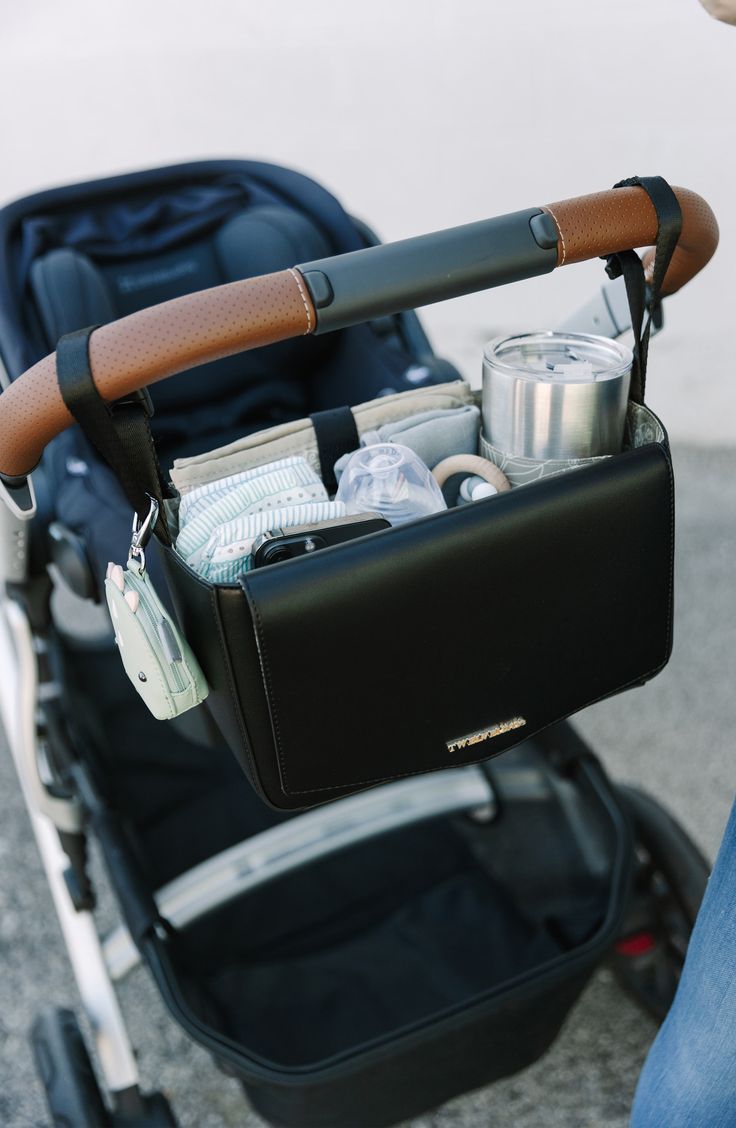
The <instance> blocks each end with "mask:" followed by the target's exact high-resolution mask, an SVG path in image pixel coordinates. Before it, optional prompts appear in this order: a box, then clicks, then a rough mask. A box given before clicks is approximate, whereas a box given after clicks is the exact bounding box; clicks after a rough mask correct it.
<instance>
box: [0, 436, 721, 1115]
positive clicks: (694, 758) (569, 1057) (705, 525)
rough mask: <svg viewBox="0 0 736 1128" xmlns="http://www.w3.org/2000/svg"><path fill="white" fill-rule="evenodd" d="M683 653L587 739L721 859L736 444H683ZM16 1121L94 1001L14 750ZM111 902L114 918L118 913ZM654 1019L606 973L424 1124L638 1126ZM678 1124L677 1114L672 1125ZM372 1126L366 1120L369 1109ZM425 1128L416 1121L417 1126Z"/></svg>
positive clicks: (7, 857) (679, 604) (131, 991)
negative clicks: (41, 1038)
mask: <svg viewBox="0 0 736 1128" xmlns="http://www.w3.org/2000/svg"><path fill="white" fill-rule="evenodd" d="M674 454H675V467H676V478H677V483H678V504H677V510H678V542H677V581H676V584H677V586H676V628H675V631H676V633H675V651H674V655H673V658H672V661H671V663H670V665H669V666H668V667H667V669H666V670H665V671H664V672H663V673H662V674H661V675H660V676H659V677H658V678H656V679H655V680H654V681H653V682H652V683H650V684H649V685H648V686H646V687H644V688H643V689H638V690H635V691H632V692H630V693H626V694H624V695H622V696H619V697H616V698H613V699H611V700H609V701H606V702H604V703H602V704H600V705H597V706H595V707H594V708H592V709H590V710H588V711H587V712H586V713H585V714H583V715H581V716H580V717H579V718H578V723H579V726H580V728H581V730H582V732H583V733H584V735H585V736H586V737H587V738H588V739H589V740H590V742H591V743H592V745H593V746H594V747H595V749H596V750H597V751H598V753H599V754H600V755H601V757H602V758H603V760H604V761H605V763H606V765H607V767H608V768H609V770H610V772H611V773H612V775H613V776H614V777H615V778H616V779H619V780H622V781H629V782H633V783H636V784H638V785H640V786H641V787H643V788H646V789H647V790H649V791H650V792H652V793H653V794H654V795H656V796H657V797H658V798H659V799H660V800H661V801H662V802H663V803H665V804H666V805H667V806H668V807H669V808H670V810H671V811H672V812H673V813H674V814H675V815H676V816H677V817H678V818H679V819H680V820H681V822H682V823H683V825H684V826H685V827H686V828H687V830H688V831H689V832H690V834H691V835H692V836H693V838H694V839H695V840H696V841H697V843H698V844H699V845H700V846H701V847H702V849H703V850H704V851H705V852H706V853H707V854H708V856H709V857H711V858H712V857H713V856H714V854H715V851H716V849H717V846H718V842H719V838H720V835H721V833H722V830H723V827H724V825H725V822H726V818H727V815H728V811H729V808H730V804H731V800H732V797H733V794H734V791H736V763H735V762H734V755H733V735H732V734H733V733H734V731H736V693H734V672H735V666H736V663H735V662H734V639H735V638H736V586H735V585H734V582H733V564H732V561H733V560H734V559H736V451H734V450H732V449H723V450H710V449H708V450H706V449H698V448H695V447H686V446H680V447H678V448H676V449H675V452H674ZM0 867H1V868H0V961H1V962H0V966H1V967H2V971H3V974H2V975H1V976H0V1124H2V1125H6V1126H9V1128H10V1126H12V1128H20V1126H24V1128H27V1126H31V1125H39V1126H40V1125H47V1124H48V1123H49V1118H48V1114H47V1112H46V1108H45V1104H44V1098H43V1094H42V1091H41V1088H40V1086H39V1084H38V1082H37V1080H36V1076H35V1072H34V1067H33V1062H32V1059H31V1054H30V1051H29V1048H28V1043H27V1031H28V1028H29V1026H30V1024H31V1022H32V1019H33V1016H34V1014H35V1013H36V1012H37V1010H38V1008H39V1007H41V1006H43V1005H46V1004H49V1003H56V1004H62V1005H72V1006H75V1007H78V1005H79V1003H78V998H77V995H76V989H75V985H74V982H73V979H72V975H71V972H70V969H69V966H68V963H67V960H66V956H65V952H64V949H63V944H62V940H61V935H60V932H59V928H58V925H57V922H56V918H55V914H54V911H53V907H52V904H51V900H50V897H49V895H48V891H47V887H46V884H45V880H44V877H43V874H42V870H41V865H40V861H39V858H38V855H37V853H36V848H35V844H34V841H33V837H32V834H31V830H30V826H29V823H28V819H27V817H26V814H25V811H24V808H23V804H22V802H21V798H20V792H19V789H18V786H17V781H16V778H15V774H14V769H13V766H12V763H11V761H10V757H9V755H8V754H7V749H5V748H4V747H3V748H2V749H0ZM112 908H113V907H112V906H111V905H110V903H109V898H108V899H107V901H105V898H104V897H103V904H102V907H101V917H102V919H103V921H104V920H108V919H110V918H111V915H112ZM121 1001H122V1005H123V1009H124V1012H125V1015H126V1018H127V1020H128V1024H129V1028H130V1032H131V1035H132V1039H133V1043H134V1045H135V1046H136V1047H137V1049H138V1052H139V1056H140V1068H141V1074H142V1080H143V1083H144V1086H147V1087H149V1088H161V1089H163V1090H164V1091H165V1092H166V1093H167V1094H168V1095H169V1096H170V1099H171V1101H172V1104H173V1107H174V1109H175V1111H176V1114H177V1116H178V1118H179V1121H180V1123H181V1124H182V1125H185V1126H191V1128H195V1126H196V1128H231V1126H243V1128H256V1126H260V1125H262V1124H263V1122H262V1121H261V1120H260V1119H259V1118H258V1117H257V1116H256V1115H255V1114H254V1113H252V1112H251V1111H250V1110H249V1109H248V1106H247V1104H246V1102H245V1101H244V1098H243V1096H242V1092H241V1090H240V1088H239V1086H238V1085H237V1083H236V1082H234V1081H233V1080H231V1079H228V1078H226V1077H224V1076H223V1075H222V1074H221V1073H220V1072H219V1071H218V1070H217V1069H215V1067H214V1066H213V1065H212V1064H211V1062H210V1060H209V1058H208V1057H207V1056H206V1055H205V1054H204V1052H202V1051H201V1050H199V1049H198V1048H197V1047H196V1046H194V1045H192V1044H191V1043H190V1042H189V1041H188V1040H187V1038H186V1037H185V1036H184V1035H183V1033H181V1031H180V1030H179V1029H178V1027H177V1026H176V1025H175V1024H174V1023H173V1022H172V1021H171V1019H170V1018H169V1017H168V1014H167V1012H166V1011H165V1009H164V1006H163V1004H162V1002H161V1001H160V999H159V997H158V995H157V993H156V991H155V989H154V988H153V986H152V984H151V982H150V981H149V979H148V976H147V974H146V973H145V972H144V971H143V970H141V969H139V970H137V971H136V972H135V973H134V974H133V975H132V976H131V977H130V978H129V979H128V981H126V982H125V983H124V984H123V986H122V989H121ZM654 1032H655V1027H654V1024H653V1022H652V1021H651V1020H650V1019H648V1018H646V1017H645V1016H644V1015H643V1014H642V1013H641V1012H640V1011H639V1010H638V1008H637V1007H636V1006H635V1005H634V1004H633V1003H632V1002H631V1001H630V1000H629V999H628V998H626V997H625V996H624V995H623V994H622V993H621V991H620V990H619V988H618V987H617V986H616V984H615V983H614V982H613V980H612V978H611V976H610V973H608V972H607V971H606V970H601V971H600V972H599V973H598V974H597V975H596V976H595V977H594V979H593V980H592V982H591V984H590V986H589V987H588V988H587V990H586V991H585V993H584V994H583V996H582V998H581V999H580V1001H579V1002H578V1004H577V1005H576V1006H575V1008H574V1009H573V1010H572V1012H571V1013H570V1015H569V1017H568V1019H567V1021H566V1023H565V1026H564V1028H563V1031H562V1033H561V1035H560V1037H559V1038H558V1039H557V1041H556V1043H555V1045H554V1046H553V1048H552V1050H551V1051H550V1052H549V1053H548V1054H547V1055H546V1056H545V1057H544V1058H543V1059H542V1060H541V1061H540V1062H538V1063H537V1064H536V1065H535V1066H533V1067H532V1068H531V1069H528V1070H526V1071H525V1072H524V1073H521V1074H519V1075H517V1076H516V1077H512V1078H510V1079H508V1080H506V1081H503V1082H501V1083H499V1084H496V1085H494V1086H492V1087H490V1088H488V1089H485V1090H482V1091H479V1092H477V1093H473V1094H469V1095H466V1096H464V1097H461V1098H458V1099H457V1100H455V1101H452V1102H451V1103H450V1104H448V1105H446V1106H444V1107H443V1108H441V1109H438V1110H437V1111H436V1112H433V1113H431V1114H428V1115H425V1116H423V1117H421V1118H419V1119H417V1120H415V1121H413V1122H412V1124H411V1128H485V1126H488V1125H504V1126H506V1125H514V1126H515V1128H540V1126H542V1125H545V1126H549V1128H552V1126H563V1125H564V1126H565V1128H597V1126H599V1125H605V1126H608V1128H623V1126H624V1125H626V1123H627V1120H628V1109H629V1107H630V1103H631V1097H632V1094H633V1090H634V1086H635V1083H636V1078H637V1074H638V1072H639V1069H640V1066H641V1063H642V1061H643V1059H644V1056H645V1054H646V1051H647V1047H648V1045H649V1043H650V1041H651V1039H652V1037H653V1035H654ZM663 1122H664V1121H663ZM356 1128H361V1125H360V1117H359V1112H357V1111H356ZM406 1128H409V1126H406Z"/></svg>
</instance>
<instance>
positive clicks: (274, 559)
mask: <svg viewBox="0 0 736 1128" xmlns="http://www.w3.org/2000/svg"><path fill="white" fill-rule="evenodd" d="M290 558H291V553H290V552H289V550H288V548H274V550H273V551H272V552H269V554H268V559H269V561H270V562H271V564H280V563H281V561H282V560H289V559H290Z"/></svg>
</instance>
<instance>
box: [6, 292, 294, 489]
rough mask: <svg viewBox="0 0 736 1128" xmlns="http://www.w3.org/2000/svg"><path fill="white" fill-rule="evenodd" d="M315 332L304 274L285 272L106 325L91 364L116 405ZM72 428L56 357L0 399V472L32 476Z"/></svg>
mask: <svg viewBox="0 0 736 1128" xmlns="http://www.w3.org/2000/svg"><path fill="white" fill-rule="evenodd" d="M314 326H315V315H314V307H313V305H312V301H311V299H310V297H309V294H308V292H307V289H306V287H305V286H304V283H303V281H302V279H301V277H300V275H299V273H298V272H297V271H296V270H284V271H281V272H279V273H278V274H264V275H262V276H261V277H260V278H248V279H246V280H245V281H242V282H230V283H228V284H227V285H225V286H215V287H214V288H213V289H211V290H200V291H198V292H197V293H194V294H186V295H184V297H181V298H174V299H173V300H172V301H169V302H163V303H161V304H160V305H156V306H150V307H149V308H148V309H142V310H139V311H138V312H137V313H131V314H130V315H129V316H128V317H123V318H121V319H120V320H119V321H111V322H110V323H109V325H101V326H100V328H99V329H96V330H95V332H94V333H93V334H92V336H91V337H90V342H89V357H90V364H91V368H92V372H93V375H94V380H95V384H96V386H97V389H98V391H99V392H100V395H101V396H102V397H103V399H106V400H108V401H112V400H116V399H120V398H121V397H124V396H127V395H130V394H131V393H132V392H135V391H137V390H138V389H139V388H144V387H146V386H147V385H148V384H153V383H155V382H156V381H157V380H164V379H166V377H167V376H174V375H175V374H176V373H177V372H184V371H186V369H188V368H193V367H195V366H196V365H198V364H205V363H207V362H208V361H211V360H219V359H220V358H221V357H224V356H232V355H233V354H234V353H239V352H245V351H246V350H247V349H255V348H259V347H260V346H261V345H271V344H274V343H275V342H276V341H284V340H287V339H288V338H290V337H298V336H302V335H304V334H306V333H311V332H312V331H313V329H314ZM193 379H196V376H195V377H193ZM73 422H74V419H73V418H72V416H71V414H70V413H69V411H68V410H67V407H66V405H65V404H64V401H63V400H62V398H61V393H60V391H59V386H58V383H57V380H56V353H51V354H50V355H49V356H46V357H44V359H43V360H40V361H39V362H38V364H34V365H33V367H32V368H29V369H28V371H27V372H24V373H23V375H22V376H20V377H19V378H18V379H17V380H15V381H14V383H12V384H11V385H10V387H9V388H6V390H5V391H4V392H3V393H2V395H0V473H2V474H4V475H5V476H6V477H19V476H22V475H24V474H27V473H29V472H30V470H31V469H32V468H33V467H34V466H35V465H36V463H37V462H38V460H39V458H40V457H41V454H42V453H43V450H44V447H45V446H46V444H47V443H49V442H50V441H51V439H53V438H55V437H56V435H58V434H60V433H61V432H62V431H63V430H65V429H66V428H67V427H70V426H71V425H72V423H73Z"/></svg>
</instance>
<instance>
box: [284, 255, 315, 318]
mask: <svg viewBox="0 0 736 1128" xmlns="http://www.w3.org/2000/svg"><path fill="white" fill-rule="evenodd" d="M289 274H290V275H291V277H292V278H293V279H294V281H295V282H296V284H297V286H298V287H299V293H300V294H301V296H302V301H303V303H304V312H305V313H306V315H307V333H311V332H312V315H311V313H310V312H309V303H308V302H307V299H306V296H305V294H304V290H303V289H302V284H301V280H300V278H299V275H298V274H297V272H296V271H295V270H294V268H293V267H292V266H290V267H289Z"/></svg>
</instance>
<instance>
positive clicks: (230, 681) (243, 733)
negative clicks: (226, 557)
mask: <svg viewBox="0 0 736 1128" xmlns="http://www.w3.org/2000/svg"><path fill="white" fill-rule="evenodd" d="M210 601H211V603H212V614H213V615H214V619H215V624H216V626H217V638H218V642H219V643H220V651H221V653H222V657H223V662H224V666H225V677H226V678H227V685H228V689H229V691H230V697H231V698H232V701H233V704H234V707H235V708H234V712H235V720H236V721H237V725H238V729H239V731H240V738H241V740H242V742H243V747H244V748H245V753H246V756H247V757H248V763H249V764H250V770H251V775H252V777H253V780H254V782H256V781H257V782H258V785H259V786H260V776H259V773H258V770H257V765H256V760H255V757H254V755H253V750H252V748H251V744H250V740H249V738H248V730H247V729H246V727H245V719H244V717H243V711H242V709H241V706H240V697H239V695H238V693H237V691H236V687H235V680H234V678H233V674H232V668H231V663H230V654H229V651H228V648H227V642H226V639H225V633H224V631H223V627H222V616H221V615H220V608H219V606H218V601H217V588H216V587H215V585H214V584H213V585H211V586H210ZM261 790H262V788H261Z"/></svg>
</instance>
